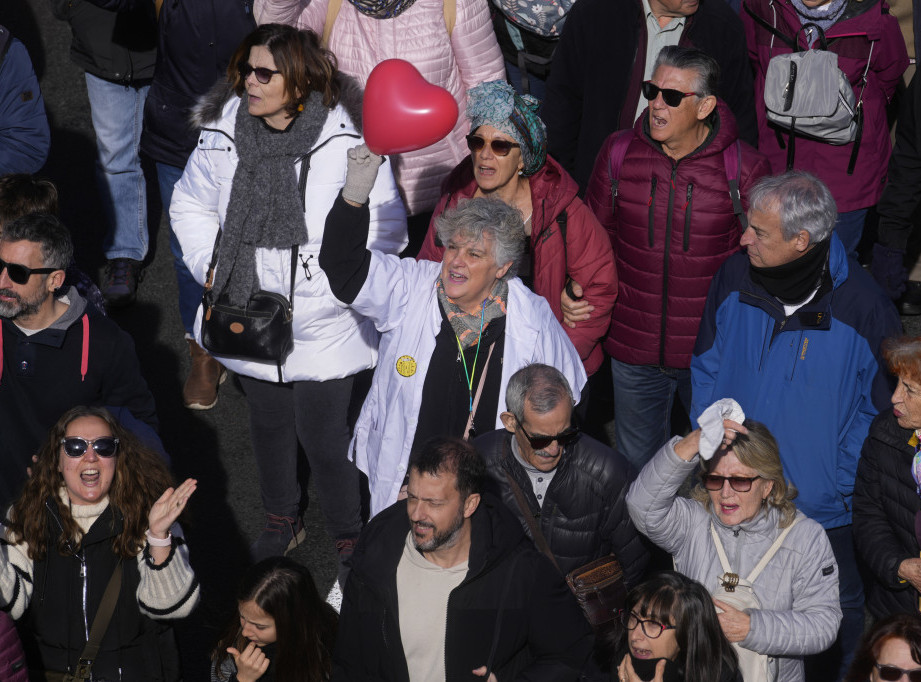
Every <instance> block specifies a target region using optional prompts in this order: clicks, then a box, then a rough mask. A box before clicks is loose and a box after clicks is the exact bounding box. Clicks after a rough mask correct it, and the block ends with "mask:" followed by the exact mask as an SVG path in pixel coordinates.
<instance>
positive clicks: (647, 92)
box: [643, 81, 697, 107]
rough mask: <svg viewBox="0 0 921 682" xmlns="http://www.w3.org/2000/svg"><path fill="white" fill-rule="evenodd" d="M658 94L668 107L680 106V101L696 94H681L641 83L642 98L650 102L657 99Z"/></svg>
mask: <svg viewBox="0 0 921 682" xmlns="http://www.w3.org/2000/svg"><path fill="white" fill-rule="evenodd" d="M659 93H662V101H663V102H665V103H666V104H667V105H668V106H670V107H678V106H681V101H682V100H683V99H684V98H685V97H690V96H691V95H696V94H697V93H696V92H681V90H672V89H671V88H660V87H659V86H658V85H656V84H654V83H653V82H652V81H644V82H643V97H645V98H646V99H648V100H649V101H650V102H651V101H652V100H654V99H655V98H656V97H658V96H659Z"/></svg>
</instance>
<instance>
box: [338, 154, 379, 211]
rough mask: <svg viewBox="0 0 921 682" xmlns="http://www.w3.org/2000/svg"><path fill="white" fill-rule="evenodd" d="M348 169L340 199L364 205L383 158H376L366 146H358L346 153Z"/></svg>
mask: <svg viewBox="0 0 921 682" xmlns="http://www.w3.org/2000/svg"><path fill="white" fill-rule="evenodd" d="M347 154H348V169H347V170H346V173H345V186H344V187H343V188H342V198H343V199H345V200H346V201H351V202H352V203H355V204H359V205H364V204H365V203H367V201H368V195H369V194H371V189H372V188H373V187H374V181H375V180H376V179H377V169H378V168H380V167H381V164H382V163H384V157H383V156H378V155H377V154H375V153H374V152H372V151H371V150H370V149H368V145H365V144H360V145H358V146H357V147H352V148H351V149H349V151H348V152H347Z"/></svg>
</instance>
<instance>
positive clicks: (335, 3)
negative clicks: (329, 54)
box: [320, 0, 342, 49]
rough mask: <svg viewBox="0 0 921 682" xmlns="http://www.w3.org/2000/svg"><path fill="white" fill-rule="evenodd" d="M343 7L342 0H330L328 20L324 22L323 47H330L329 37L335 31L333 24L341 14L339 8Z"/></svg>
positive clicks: (327, 12)
mask: <svg viewBox="0 0 921 682" xmlns="http://www.w3.org/2000/svg"><path fill="white" fill-rule="evenodd" d="M341 8H342V0H329V4H328V5H327V6H326V21H324V22H323V36H322V38H321V39H320V45H321V46H322V47H323V49H329V37H330V35H332V32H333V24H335V23H336V17H338V16H339V10H340V9H341Z"/></svg>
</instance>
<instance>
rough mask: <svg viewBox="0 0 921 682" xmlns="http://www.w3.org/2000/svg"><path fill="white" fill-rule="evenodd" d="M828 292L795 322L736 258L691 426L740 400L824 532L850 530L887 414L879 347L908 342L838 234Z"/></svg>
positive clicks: (709, 310) (707, 325) (697, 367)
mask: <svg viewBox="0 0 921 682" xmlns="http://www.w3.org/2000/svg"><path fill="white" fill-rule="evenodd" d="M831 240H832V242H831V248H830V249H829V257H828V274H829V276H830V282H829V284H828V285H823V286H822V287H821V288H820V290H819V292H818V293H817V294H816V297H815V298H814V299H813V300H812V301H810V302H809V303H807V304H806V305H804V306H803V307H802V308H800V309H799V310H798V311H797V312H795V313H794V314H793V315H791V316H790V317H785V315H784V309H783V306H782V305H781V304H780V303H779V302H778V301H777V299H775V298H774V297H773V296H771V295H770V294H768V292H767V291H765V290H764V289H763V288H761V287H760V286H758V285H756V284H755V283H754V282H753V281H752V279H751V276H750V274H749V273H750V270H749V261H748V257H747V256H746V255H745V254H744V253H738V254H735V255H734V256H731V257H730V258H729V260H727V261H726V263H725V264H724V265H723V267H722V268H720V270H719V272H717V274H716V276H715V277H714V278H713V283H712V285H711V287H710V293H709V295H708V296H707V303H706V306H705V308H704V314H703V319H702V320H701V323H700V332H699V333H698V336H697V345H696V346H695V348H694V357H693V358H692V359H691V389H692V396H693V398H692V403H691V412H692V414H691V416H692V418H693V419H694V420H696V419H697V417H698V416H699V415H700V413H701V412H702V411H703V410H704V409H705V408H706V407H707V406H709V405H710V404H711V403H713V402H714V401H716V400H718V399H720V398H735V399H736V400H737V401H738V402H739V404H740V405H741V406H742V409H743V410H745V416H746V417H751V418H752V419H755V420H757V421H760V422H762V423H764V424H765V425H766V426H767V427H768V428H769V429H770V430H771V433H772V434H774V437H775V438H776V439H777V444H778V445H779V446H780V459H781V461H782V462H783V466H784V473H785V475H786V477H787V478H788V479H789V480H790V481H792V482H793V483H794V484H795V485H796V487H797V488H798V489H799V497H797V498H796V506H797V507H798V508H799V509H800V510H801V511H802V512H803V513H804V514H806V515H807V516H809V517H810V518H813V519H815V520H816V521H818V522H819V523H821V524H822V525H823V526H824V527H825V528H826V529H830V528H837V527H840V526H845V525H847V524H849V523H850V522H851V506H852V505H851V498H852V497H853V494H854V477H855V476H856V474H857V460H858V458H859V457H860V448H861V446H862V445H863V442H864V440H865V439H866V437H867V431H868V430H869V428H870V422H872V421H873V418H874V417H875V416H876V414H877V412H879V411H880V410H882V409H885V408H886V406H887V405H888V404H889V396H890V394H891V391H890V384H889V380H888V375H887V373H886V369H885V367H883V366H882V365H881V364H880V358H879V346H880V342H881V341H882V340H883V339H884V338H886V337H888V336H895V335H898V334H900V333H901V331H902V324H901V321H900V320H899V316H898V314H897V312H896V310H895V306H894V305H893V304H892V302H891V301H890V300H889V298H888V297H887V296H886V294H884V293H883V291H882V289H880V288H879V286H878V285H877V284H876V282H875V281H873V278H872V277H871V276H870V275H869V274H868V273H867V272H865V271H864V270H863V268H861V267H860V266H859V265H858V264H857V262H856V261H848V260H847V257H846V255H845V252H844V247H843V246H842V245H841V242H840V240H839V239H838V237H837V236H836V235H834V234H832V236H831Z"/></svg>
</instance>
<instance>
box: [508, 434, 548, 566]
mask: <svg viewBox="0 0 921 682" xmlns="http://www.w3.org/2000/svg"><path fill="white" fill-rule="evenodd" d="M505 448H506V449H505V455H506V456H507V457H509V456H512V453H511V452H510V451H509V450H508V448H509V446H508V441H506V446H505ZM502 471H503V473H504V474H505V480H506V481H508V485H509V488H511V489H512V495H514V496H515V502H516V503H517V504H518V509H519V510H520V511H521V513H522V514H523V515H524V520H525V522H526V523H527V524H528V528H529V529H530V531H531V539H532V540H534V544H535V545H536V546H537V549H539V550H540V551H541V552H543V553H544V554H545V555H546V556H547V558H549V559H550V561H552V562H553V565H554V566H556V570H557V571H559V572H560V574H562V573H563V571H561V570H560V565H559V564H558V563H557V562H556V557H555V556H553V552H551V551H550V545H549V544H547V538H545V537H544V534H543V533H542V532H541V530H540V526H539V525H538V523H537V519H535V518H534V514H532V513H531V508H530V507H529V506H528V502H527V500H525V498H524V493H523V492H522V490H521V486H519V485H518V482H517V481H515V477H514V476H512V474H511V473H510V472H509V470H508V469H503V470H502Z"/></svg>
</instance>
